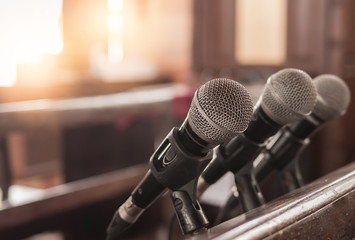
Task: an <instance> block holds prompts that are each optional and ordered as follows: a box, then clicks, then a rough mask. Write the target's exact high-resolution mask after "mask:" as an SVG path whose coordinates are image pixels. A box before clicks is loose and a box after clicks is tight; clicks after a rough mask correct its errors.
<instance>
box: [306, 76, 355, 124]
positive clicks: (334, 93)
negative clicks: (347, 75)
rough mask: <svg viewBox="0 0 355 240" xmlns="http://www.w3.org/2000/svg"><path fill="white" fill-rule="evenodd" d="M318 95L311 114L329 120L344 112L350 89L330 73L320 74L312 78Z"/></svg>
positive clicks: (347, 104)
mask: <svg viewBox="0 0 355 240" xmlns="http://www.w3.org/2000/svg"><path fill="white" fill-rule="evenodd" d="M313 82H314V84H315V86H316V88H317V92H318V96H317V102H316V106H315V107H314V110H313V112H312V114H314V115H315V116H317V117H319V118H320V119H322V120H323V121H330V120H332V119H334V118H337V117H339V116H341V115H343V114H345V112H346V110H347V108H348V106H349V104H350V90H349V88H348V86H347V85H346V84H345V82H344V81H343V80H342V79H341V78H339V77H337V76H335V75H332V74H322V75H319V76H317V77H316V78H314V79H313Z"/></svg>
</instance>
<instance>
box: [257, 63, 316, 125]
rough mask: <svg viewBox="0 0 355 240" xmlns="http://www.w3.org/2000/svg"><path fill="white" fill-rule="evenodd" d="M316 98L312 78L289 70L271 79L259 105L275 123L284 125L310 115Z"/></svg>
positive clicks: (297, 71) (274, 75) (303, 73)
mask: <svg viewBox="0 0 355 240" xmlns="http://www.w3.org/2000/svg"><path fill="white" fill-rule="evenodd" d="M316 97H317V90H316V88H315V86H314V84H313V81H312V79H311V77H310V76H309V75H308V74H307V73H305V72H303V71H301V70H298V69H293V68H287V69H283V70H280V71H278V72H277V73H275V74H273V75H271V76H270V77H269V79H268V81H267V83H266V86H265V88H264V91H263V94H262V96H261V97H260V99H259V101H258V105H259V104H260V106H261V108H262V109H263V110H264V112H265V113H266V114H267V115H268V116H269V117H270V118H271V119H272V120H273V121H275V122H276V123H279V124H281V125H284V124H289V123H292V122H294V121H297V120H299V119H301V118H303V117H305V116H306V115H309V114H310V113H311V111H312V110H313V108H314V105H315V103H316Z"/></svg>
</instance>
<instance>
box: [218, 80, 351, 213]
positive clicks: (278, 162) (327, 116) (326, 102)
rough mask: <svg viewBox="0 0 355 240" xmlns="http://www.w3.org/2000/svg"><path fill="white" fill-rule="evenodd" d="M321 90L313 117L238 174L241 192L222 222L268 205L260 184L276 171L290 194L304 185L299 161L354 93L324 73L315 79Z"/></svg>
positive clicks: (291, 128)
mask: <svg viewBox="0 0 355 240" xmlns="http://www.w3.org/2000/svg"><path fill="white" fill-rule="evenodd" d="M313 82H314V84H315V86H316V89H317V101H316V105H315V107H314V109H313V111H312V114H311V115H309V116H307V117H305V118H304V119H302V120H299V121H298V122H295V123H293V124H291V125H289V126H286V127H284V128H282V129H281V130H280V131H279V132H278V133H277V134H276V135H275V136H274V137H272V138H271V140H270V141H269V142H268V144H267V145H266V147H265V149H263V151H262V152H261V153H260V154H259V155H258V157H257V158H256V159H255V160H254V161H253V163H252V164H248V165H247V166H246V167H245V168H244V169H242V170H241V171H240V172H241V173H238V174H236V176H235V177H236V178H237V179H236V182H239V183H240V184H239V188H238V191H234V193H232V194H231V195H230V197H229V199H228V201H227V203H226V205H225V206H224V207H223V208H222V209H221V211H220V219H224V218H225V217H226V215H227V212H230V211H232V210H233V209H235V208H236V207H237V205H238V204H239V205H241V208H242V209H243V211H244V212H246V211H248V210H250V209H253V208H256V207H258V206H260V205H262V203H263V202H264V200H263V196H262V193H261V191H260V188H259V185H258V182H260V181H261V180H262V179H264V178H265V177H266V176H267V175H268V174H269V173H271V171H272V170H274V169H276V170H278V171H281V174H282V177H283V179H284V180H283V184H284V186H285V188H286V190H287V191H292V190H294V189H296V188H298V187H300V186H302V185H303V184H304V181H303V179H302V175H301V173H300V171H299V166H298V159H299V156H300V154H301V153H302V152H303V150H304V149H305V148H306V147H307V146H308V145H309V143H310V137H311V136H312V135H313V134H314V133H315V132H316V131H317V130H318V129H319V128H320V127H321V126H322V125H324V124H325V123H326V122H328V121H331V120H333V119H335V118H337V117H339V116H341V115H343V114H345V112H346V109H347V108H348V106H349V103H350V90H349V89H348V87H347V86H346V84H345V83H344V82H343V80H341V79H340V78H339V77H337V76H335V75H331V74H322V75H319V76H317V77H316V78H314V80H313ZM242 172H245V173H250V174H247V176H249V183H251V184H252V186H249V188H247V189H246V190H244V189H245V187H243V183H244V182H245V181H244V180H245V176H246V175H244V176H243V174H242Z"/></svg>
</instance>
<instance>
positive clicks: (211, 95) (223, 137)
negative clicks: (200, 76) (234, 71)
mask: <svg viewBox="0 0 355 240" xmlns="http://www.w3.org/2000/svg"><path fill="white" fill-rule="evenodd" d="M252 113H253V102H252V100H251V97H250V94H249V92H248V91H247V90H246V88H245V87H244V86H243V85H241V84H240V83H238V82H236V81H234V80H231V79H227V78H217V79H213V80H211V81H209V82H207V83H206V84H204V85H202V86H201V87H200V88H199V89H198V90H197V91H196V93H195V96H194V98H193V100H192V104H191V107H190V110H189V113H188V122H189V123H190V125H191V128H192V129H193V130H194V132H195V133H196V134H197V135H198V136H199V137H201V138H202V139H204V140H205V141H207V142H210V143H215V144H220V143H222V142H224V141H227V140H229V139H231V138H232V137H234V136H236V135H238V134H240V133H242V132H243V131H244V130H245V129H246V128H247V126H248V124H249V122H250V119H251V115H252Z"/></svg>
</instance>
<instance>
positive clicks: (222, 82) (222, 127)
mask: <svg viewBox="0 0 355 240" xmlns="http://www.w3.org/2000/svg"><path fill="white" fill-rule="evenodd" d="M252 112H253V103H252V101H251V97H250V95H249V92H248V91H247V90H246V89H245V87H244V86H242V85H241V84H239V83H238V82H236V81H233V80H230V79H226V78H218V79H213V80H211V81H209V82H207V83H206V84H204V85H202V86H201V87H200V88H199V89H197V91H196V92H195V95H194V97H193V100H192V103H191V106H190V109H189V111H188V114H187V117H186V119H185V121H184V122H183V124H182V126H181V127H180V128H179V129H178V128H176V127H174V128H173V129H172V130H171V131H170V133H169V134H168V135H167V137H166V138H165V139H164V140H163V142H162V143H161V145H160V146H159V147H158V149H157V150H156V151H155V153H154V154H153V155H152V157H151V158H150V169H149V170H148V172H147V174H146V175H145V177H144V178H143V180H142V181H141V182H140V183H139V184H138V185H137V187H136V188H135V189H134V190H133V192H132V193H131V195H130V197H129V198H128V199H127V200H126V202H125V203H124V204H122V205H121V206H120V207H119V209H118V210H117V211H116V213H115V214H114V216H113V218H112V220H111V223H110V225H109V227H108V229H107V235H108V239H115V238H117V237H118V236H119V235H120V234H121V233H122V232H124V231H125V230H126V229H127V228H128V227H129V226H131V225H132V224H134V223H135V222H136V220H137V219H138V218H139V216H140V215H141V214H142V213H143V212H144V210H145V209H147V208H148V207H149V206H150V205H151V204H152V203H153V202H154V201H155V200H156V199H157V198H158V197H160V196H161V195H162V194H163V193H164V192H165V191H167V190H168V189H170V190H173V191H176V190H179V189H184V187H186V186H189V187H190V189H189V190H186V191H189V194H190V195H192V196H191V197H192V198H193V200H195V196H194V192H195V188H196V184H197V183H196V182H197V179H196V178H197V177H198V176H199V175H200V174H201V172H202V170H203V169H204V168H205V167H206V165H207V164H208V162H209V161H210V160H211V155H212V154H211V150H212V149H213V148H214V147H216V146H217V145H218V144H220V143H222V142H224V141H227V140H229V139H231V138H232V137H234V136H236V135H238V134H240V133H242V132H243V131H244V130H245V129H246V128H247V126H248V124H249V122H250V118H251V115H252ZM191 186H192V187H191ZM186 189H187V187H186ZM197 207H198V206H197ZM207 223H208V222H207Z"/></svg>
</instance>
